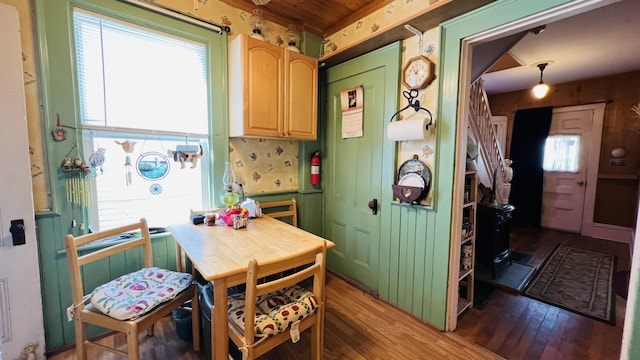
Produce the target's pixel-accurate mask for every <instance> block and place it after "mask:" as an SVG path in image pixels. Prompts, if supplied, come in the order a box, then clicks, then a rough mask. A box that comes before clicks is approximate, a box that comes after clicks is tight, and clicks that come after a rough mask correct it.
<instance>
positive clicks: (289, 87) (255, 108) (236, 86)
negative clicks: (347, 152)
mask: <svg viewBox="0 0 640 360" xmlns="http://www.w3.org/2000/svg"><path fill="white" fill-rule="evenodd" d="M317 104H318V61H317V59H315V58H313V57H310V56H306V55H303V54H299V53H295V52H292V51H289V50H286V49H284V48H282V47H279V46H276V45H272V44H269V43H267V42H264V41H261V40H258V39H254V38H251V37H249V36H246V35H238V36H237V37H236V38H235V39H234V40H233V41H232V42H231V44H230V46H229V136H231V137H266V138H279V139H292V140H315V139H316V135H317V110H318V105H317Z"/></svg>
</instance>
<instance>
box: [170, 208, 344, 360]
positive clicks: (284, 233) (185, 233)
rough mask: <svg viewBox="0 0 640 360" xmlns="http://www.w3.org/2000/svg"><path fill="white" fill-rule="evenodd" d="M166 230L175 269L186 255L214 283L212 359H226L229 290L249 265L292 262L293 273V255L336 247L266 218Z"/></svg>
mask: <svg viewBox="0 0 640 360" xmlns="http://www.w3.org/2000/svg"><path fill="white" fill-rule="evenodd" d="M168 230H169V231H170V232H171V234H172V235H173V237H174V238H175V240H176V248H177V256H178V262H177V263H178V268H179V270H183V271H184V269H181V268H182V266H181V264H183V262H182V254H183V253H184V255H185V256H186V257H187V258H188V259H189V260H190V261H191V263H192V265H193V268H194V271H198V272H199V273H200V275H201V276H202V278H203V279H204V280H206V281H210V282H212V283H213V289H214V290H213V303H214V306H213V308H212V309H211V313H212V315H213V316H212V321H211V349H212V352H211V354H212V358H213V359H225V360H226V359H228V356H229V355H228V354H229V344H228V336H229V333H228V330H229V329H228V327H227V326H228V325H227V321H228V320H227V288H229V287H231V286H235V285H238V284H243V283H245V282H246V274H247V266H248V264H249V261H251V260H253V259H255V260H257V261H258V263H264V262H267V263H269V262H274V261H281V260H284V259H291V268H293V267H296V266H300V265H304V264H297V263H296V261H295V258H296V255H298V254H302V253H304V252H306V251H309V250H310V249H312V248H314V247H316V246H318V244H319V243H320V242H322V241H324V242H325V243H326V245H327V249H329V248H332V247H334V246H335V244H334V243H333V242H331V241H329V240H326V239H324V238H322V237H320V236H317V235H314V234H312V233H310V232H307V231H304V230H302V229H300V228H297V227H295V226H291V225H289V224H287V223H285V222H282V221H280V220H276V219H274V218H270V217H268V216H263V217H261V218H255V219H250V220H249V223H248V225H247V227H246V228H243V229H237V230H234V229H233V227H231V226H226V225H224V224H222V223H217V224H216V225H213V226H207V225H202V224H201V225H193V224H192V223H188V222H185V223H181V224H174V225H170V226H168ZM217 304H223V306H217ZM194 316H198V315H195V314H194Z"/></svg>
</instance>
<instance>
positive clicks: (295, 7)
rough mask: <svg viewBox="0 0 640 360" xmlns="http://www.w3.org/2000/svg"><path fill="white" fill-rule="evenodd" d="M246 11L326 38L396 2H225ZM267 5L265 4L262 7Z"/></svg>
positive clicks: (323, 0)
mask: <svg viewBox="0 0 640 360" xmlns="http://www.w3.org/2000/svg"><path fill="white" fill-rule="evenodd" d="M221 1H222V2H224V3H226V4H228V5H231V6H233V7H235V8H238V9H242V10H244V11H246V12H249V13H250V12H252V11H253V9H256V8H259V9H260V10H262V15H263V16H264V18H265V19H266V20H267V21H271V22H274V23H276V24H279V25H282V26H284V27H287V26H288V25H289V24H296V25H297V26H298V27H299V30H307V31H309V32H312V33H314V34H317V35H319V36H320V37H323V38H324V37H326V36H328V35H330V34H332V33H335V32H337V31H339V30H340V29H342V28H343V27H345V26H347V25H349V24H351V23H353V22H355V21H357V20H358V19H361V18H363V17H365V16H367V15H368V14H370V13H372V12H374V11H376V10H378V9H380V8H381V7H383V6H385V5H387V4H389V3H391V2H393V0H373V1H371V0H221ZM261 3H266V4H264V5H259V4H261Z"/></svg>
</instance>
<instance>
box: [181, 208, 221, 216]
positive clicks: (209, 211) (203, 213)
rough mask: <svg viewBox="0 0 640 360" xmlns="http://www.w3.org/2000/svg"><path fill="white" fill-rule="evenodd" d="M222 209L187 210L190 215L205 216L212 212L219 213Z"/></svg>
mask: <svg viewBox="0 0 640 360" xmlns="http://www.w3.org/2000/svg"><path fill="white" fill-rule="evenodd" d="M223 209H224V208H214V209H189V212H190V215H205V214H209V213H213V212H219V211H220V210H223Z"/></svg>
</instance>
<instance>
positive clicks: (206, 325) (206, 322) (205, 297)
mask: <svg viewBox="0 0 640 360" xmlns="http://www.w3.org/2000/svg"><path fill="white" fill-rule="evenodd" d="M229 292H230V293H231V292H232V289H229ZM199 300H200V334H201V335H202V342H201V344H203V348H204V352H205V355H206V358H207V359H211V307H212V306H213V284H212V283H208V284H207V285H205V286H200V297H199ZM229 355H231V357H232V358H233V359H235V360H240V359H242V352H240V350H238V347H237V346H236V344H235V343H234V342H233V341H231V339H229Z"/></svg>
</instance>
